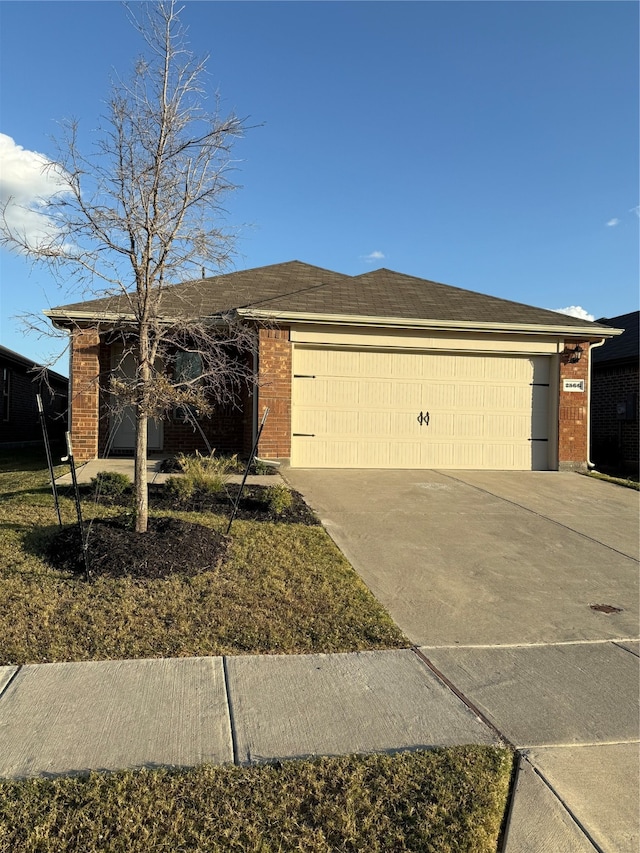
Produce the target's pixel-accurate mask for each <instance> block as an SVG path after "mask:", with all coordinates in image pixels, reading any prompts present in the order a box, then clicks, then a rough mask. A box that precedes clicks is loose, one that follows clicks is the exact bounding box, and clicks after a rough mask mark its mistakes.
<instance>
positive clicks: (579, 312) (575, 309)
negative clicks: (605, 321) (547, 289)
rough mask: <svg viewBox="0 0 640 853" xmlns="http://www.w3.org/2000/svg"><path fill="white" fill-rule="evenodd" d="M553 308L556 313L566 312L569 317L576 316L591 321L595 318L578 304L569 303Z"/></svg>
mask: <svg viewBox="0 0 640 853" xmlns="http://www.w3.org/2000/svg"><path fill="white" fill-rule="evenodd" d="M553 310H554V311H556V312H557V313H558V314H568V315H569V317H577V318H578V319H579V320H589V321H590V322H592V323H593V321H594V320H595V319H596V318H595V317H594V316H593V314H589V312H588V311H585V309H584V308H582V307H581V306H580V305H569V307H568V308H554V309H553Z"/></svg>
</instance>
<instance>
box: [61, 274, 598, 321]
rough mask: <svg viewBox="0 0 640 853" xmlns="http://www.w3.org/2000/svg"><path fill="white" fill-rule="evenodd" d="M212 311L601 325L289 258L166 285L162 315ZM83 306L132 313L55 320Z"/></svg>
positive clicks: (115, 304)
mask: <svg viewBox="0 0 640 853" xmlns="http://www.w3.org/2000/svg"><path fill="white" fill-rule="evenodd" d="M187 309H188V312H189V314H191V315H197V316H200V317H211V316H215V315H218V314H221V313H224V312H227V311H232V310H241V311H242V312H243V313H249V312H251V311H254V312H257V313H259V314H260V315H261V316H264V315H266V314H271V313H272V314H274V315H279V314H283V313H286V314H311V315H325V316H327V317H329V316H333V317H341V318H344V322H347V321H348V317H350V316H352V317H362V318H376V317H379V318H397V319H399V320H404V321H407V322H408V323H410V322H411V321H442V322H456V321H457V322H463V323H466V322H479V323H480V322H488V323H499V324H517V325H523V324H524V325H535V326H541V325H543V326H555V327H564V328H571V327H580V328H585V327H589V328H591V327H592V326H593V333H594V334H598V332H599V330H600V329H602V326H600V327H598V325H597V324H591V323H588V322H586V321H585V320H581V319H578V318H576V317H570V316H567V315H565V314H559V313H557V312H555V311H550V310H548V309H544V308H534V307H532V306H530V305H523V304H521V303H518V302H511V301H509V300H506V299H499V298H497V297H495V296H487V295H486V294H483V293H476V292H474V291H471V290H463V289H461V288H459V287H452V286H450V285H447V284H440V283H438V282H434V281H428V280H426V279H420V278H415V277H414V276H410V275H404V274H402V273H397V272H393V271H392V270H388V269H377V270H373V271H371V272H367V273H364V274H361V275H357V276H349V275H343V274H342V273H337V272H332V271H331V270H325V269H322V268H320V267H315V266H311V265H309V264H304V263H301V262H300V261H288V262H286V263H282V264H273V265H271V266H266V267H257V268H255V269H250V270H242V271H239V272H232V273H227V274H224V275H220V276H214V277H210V278H203V279H198V280H195V281H189V282H184V283H183V284H178V285H174V286H173V287H170V288H167V289H166V291H165V292H164V294H163V297H162V314H163V316H167V317H172V316H177V315H181V314H184V313H186V311H187ZM78 313H81V314H82V315H83V316H92V317H95V318H99V317H100V316H101V315H102V316H104V315H105V314H111V315H112V314H126V313H129V312H128V308H127V300H126V297H123V296H117V297H107V298H104V299H95V300H91V301H89V302H76V303H73V304H70V305H63V306H60V307H58V308H54V309H52V310H51V311H48V312H47V314H48V315H49V316H50V317H52V318H54V319H57V320H62V319H63V318H64V317H65V315H75V314H78Z"/></svg>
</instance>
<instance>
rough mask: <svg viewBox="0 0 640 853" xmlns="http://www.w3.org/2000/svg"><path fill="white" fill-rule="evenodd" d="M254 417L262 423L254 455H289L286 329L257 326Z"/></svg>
mask: <svg viewBox="0 0 640 853" xmlns="http://www.w3.org/2000/svg"><path fill="white" fill-rule="evenodd" d="M259 347H260V349H259V386H260V387H259V389H258V421H260V420H261V419H262V415H263V413H264V410H265V407H266V406H268V407H269V417H268V418H267V422H266V423H265V427H264V431H263V433H262V438H261V439H260V447H259V448H258V455H259V456H262V457H263V458H264V459H288V458H289V457H290V456H291V370H292V366H291V353H292V349H291V342H290V340H289V329H260V332H259Z"/></svg>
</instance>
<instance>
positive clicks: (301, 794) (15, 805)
mask: <svg viewBox="0 0 640 853" xmlns="http://www.w3.org/2000/svg"><path fill="white" fill-rule="evenodd" d="M511 770H512V755H511V753H510V752H508V751H507V750H501V749H496V748H492V747H480V746H470V747H455V748H450V749H437V750H433V751H429V752H413V753H401V754H397V755H393V756H389V755H369V756H346V757H342V758H321V759H316V760H313V761H295V762H285V763H282V764H277V765H262V766H254V767H247V768H240V767H212V766H208V765H204V766H201V767H197V768H194V769H191V770H186V771H176V770H169V769H165V770H154V771H138V772H131V771H127V772H122V773H113V774H106V775H105V774H92V775H91V776H88V777H71V778H61V779H57V780H44V779H36V780H29V781H24V782H1V781H0V853H16V851H20V853H43V851H46V853H63V851H64V853H71V851H74V853H76V852H77V851H82V853H94V851H96V853H97V851H100V853H107V851H119V853H138V851H140V853H148V851H154V853H159V851H166V853H174V851H197V853H209V851H210V852H211V853H213V852H214V851H215V853H236V851H237V853H253V851H255V853H275V852H276V851H279V853H285V851H291V853H293V851H298V852H299V851H302V853H321V851H322V853H329V851H352V853H365V852H366V853H400V851H431V853H453V851H459V853H495V851H496V849H497V843H498V837H499V833H500V828H501V824H502V822H503V820H504V815H505V810H506V804H507V797H508V790H509V782H510V777H511Z"/></svg>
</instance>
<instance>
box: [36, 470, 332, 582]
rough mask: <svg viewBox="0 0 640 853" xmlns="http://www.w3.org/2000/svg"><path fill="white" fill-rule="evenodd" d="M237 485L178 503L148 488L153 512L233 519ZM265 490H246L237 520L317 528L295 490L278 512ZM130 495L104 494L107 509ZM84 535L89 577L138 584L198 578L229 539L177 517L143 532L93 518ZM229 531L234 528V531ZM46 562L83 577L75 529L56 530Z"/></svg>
mask: <svg viewBox="0 0 640 853" xmlns="http://www.w3.org/2000/svg"><path fill="white" fill-rule="evenodd" d="M239 488H240V487H239V486H238V485H236V484H230V485H228V486H227V488H226V491H224V492H221V493H219V494H214V495H211V494H196V495H194V496H193V497H192V498H190V499H189V500H187V501H184V502H181V503H179V504H176V501H175V497H173V498H172V497H169V496H168V495H167V493H166V490H165V489H164V488H163V487H161V486H159V487H152V488H150V489H149V505H150V508H152V509H171V510H180V511H183V512H213V513H218V514H221V515H226V516H228V517H230V516H231V511H232V507H233V504H234V502H235V500H236V498H237V496H238V491H239ZM265 488H266V487H265V486H245V489H244V491H243V493H242V498H241V499H240V503H239V505H238V511H237V514H236V518H238V519H245V520H250V521H271V522H277V523H285V524H286V523H288V524H307V525H318V524H320V521H319V519H318V517H317V516H316V515H315V514H314V513H313V512H312V511H311V510H310V509H309V507H308V506H307V505H306V503H305V502H304V499H303V498H302V495H301V494H300V493H299V492H295V491H293V490H292V492H291V496H292V498H293V502H292V505H291V507H288V508H287V509H285V510H283V511H282V512H281V513H279V514H276V513H274V512H271V511H270V510H269V507H268V505H267V504H266V503H265V502H264V500H263V499H262V497H263V495H264V492H265ZM130 498H131V496H130V495H128V496H122V497H118V498H114V497H110V496H103V498H102V499H101V502H102V503H105V504H107V505H109V506H113V505H114V504H115V505H118V504H120V505H122V506H127V505H128V506H130V505H131V500H130ZM87 531H88V532H89V537H88V542H89V545H88V548H87V553H88V559H89V571H90V574H91V576H92V577H94V578H97V577H101V576H108V577H113V578H118V577H130V578H137V579H140V580H145V579H147V580H150V579H157V578H165V577H168V576H169V575H172V574H182V575H196V574H199V573H200V572H205V571H211V570H214V569H216V568H217V567H219V566H220V565H221V563H222V562H223V561H224V559H225V557H226V554H227V551H228V548H229V542H230V539H229V538H228V537H226V536H223V535H221V534H220V533H217V532H216V531H215V530H212V529H211V528H210V527H204V526H202V525H200V524H193V523H192V522H189V521H183V520H181V519H177V518H153V517H151V518H149V526H148V530H147V533H145V534H138V533H136V532H135V531H134V530H133V526H132V520H131V516H130V515H127V516H122V517H118V518H111V519H96V520H95V521H93V522H91V525H90V526H88V525H85V535H86V533H87ZM231 532H233V528H232V531H231ZM46 556H47V559H48V560H49V562H50V563H51V564H52V565H53V566H54V567H55V568H57V569H61V570H62V571H67V572H73V573H75V574H84V573H85V564H84V559H83V554H82V547H81V541H80V532H79V529H78V525H77V524H74V525H67V526H65V527H63V528H61V529H60V530H59V531H58V532H56V533H55V534H54V536H53V538H52V539H51V540H50V542H49V544H48V546H47V553H46Z"/></svg>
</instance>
